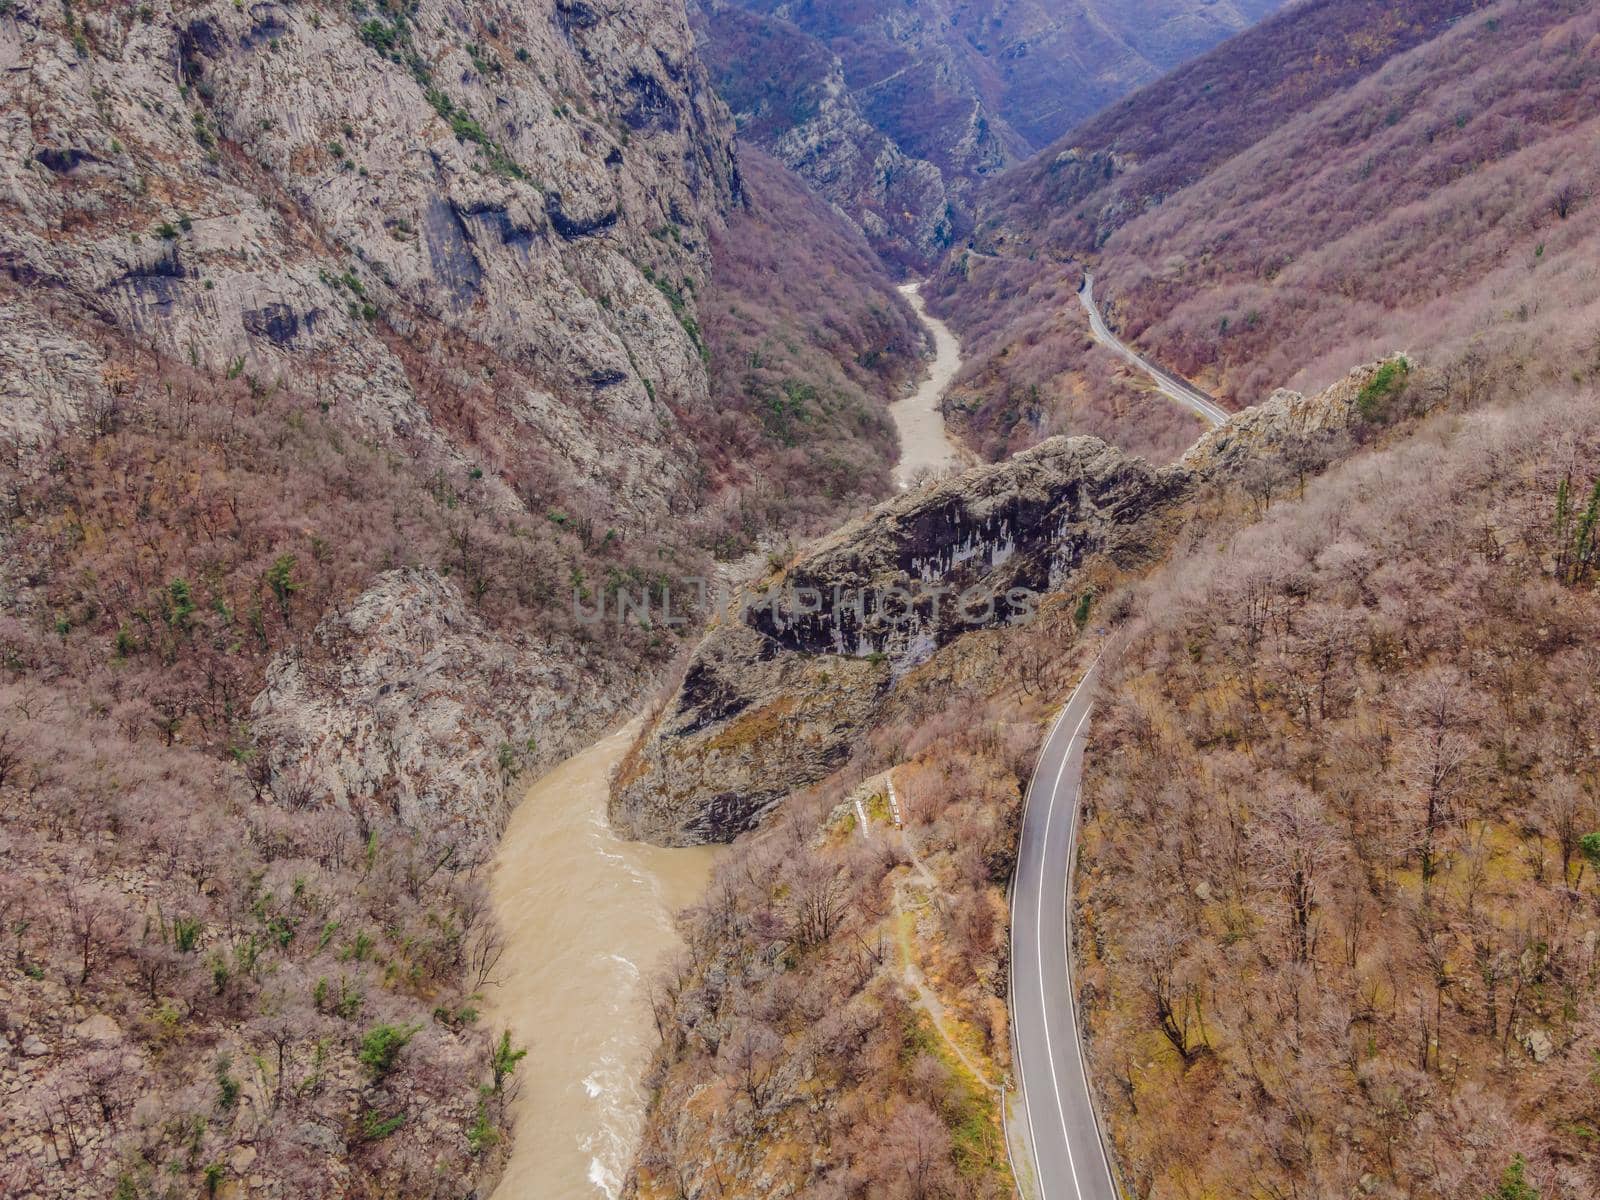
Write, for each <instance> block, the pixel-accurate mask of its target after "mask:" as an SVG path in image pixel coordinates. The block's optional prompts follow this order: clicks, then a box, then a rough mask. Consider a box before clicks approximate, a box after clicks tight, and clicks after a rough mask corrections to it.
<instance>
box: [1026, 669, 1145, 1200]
mask: <svg viewBox="0 0 1600 1200" xmlns="http://www.w3.org/2000/svg"><path fill="white" fill-rule="evenodd" d="M1096 671H1097V668H1096V667H1093V666H1091V667H1090V668H1089V672H1088V674H1087V675H1086V676H1085V677H1084V680H1083V682H1082V683H1080V684H1079V685H1078V689H1077V691H1075V692H1073V694H1072V698H1071V699H1070V700H1068V701H1067V706H1066V707H1065V708H1064V709H1063V710H1062V711H1061V715H1060V716H1059V717H1058V718H1056V723H1055V724H1054V725H1053V726H1052V727H1051V730H1050V736H1049V737H1048V738H1047V739H1046V740H1045V744H1044V749H1043V750H1042V751H1040V754H1039V765H1038V767H1037V768H1036V769H1035V771H1034V775H1033V781H1032V782H1031V783H1030V784H1029V785H1028V796H1027V800H1026V802H1025V805H1024V809H1023V817H1022V839H1021V844H1020V846H1019V849H1018V854H1017V874H1016V879H1015V880H1014V882H1013V885H1012V893H1011V1021H1012V1035H1013V1038H1014V1040H1015V1047H1016V1059H1017V1074H1018V1078H1019V1080H1020V1082H1021V1084H1022V1096H1023V1106H1024V1108H1025V1109H1026V1111H1027V1121H1026V1123H1025V1132H1026V1134H1027V1139H1028V1143H1029V1146H1030V1148H1031V1149H1032V1152H1033V1160H1034V1176H1035V1179H1036V1181H1037V1183H1038V1195H1039V1197H1040V1198H1041V1200H1118V1196H1117V1189H1116V1186H1115V1185H1114V1184H1113V1182H1112V1175H1111V1167H1110V1164H1109V1162H1108V1161H1107V1159H1106V1152H1105V1146H1104V1143H1103V1142H1102V1141H1101V1138H1100V1131H1099V1127H1098V1125H1097V1123H1096V1120H1095V1114H1094V1108H1093V1106H1092V1104H1091V1103H1090V1099H1089V1081H1088V1075H1087V1070H1086V1068H1085V1066H1084V1059H1083V1046H1082V1044H1081V1042H1080V1041H1079V1038H1078V1014H1077V1005H1076V1003H1075V1001H1074V996H1073V989H1072V980H1071V971H1070V957H1069V954H1068V951H1067V886H1068V876H1069V871H1070V867H1071V864H1072V857H1073V854H1074V852H1075V850H1076V846H1077V837H1078V786H1079V783H1080V781H1081V779H1082V776H1083V738H1084V730H1085V728H1086V727H1087V725H1088V722H1089V710H1090V708H1091V703H1090V697H1091V696H1092V694H1093V691H1094V680H1095V675H1096Z"/></svg>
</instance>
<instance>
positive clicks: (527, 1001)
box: [485, 284, 967, 1200]
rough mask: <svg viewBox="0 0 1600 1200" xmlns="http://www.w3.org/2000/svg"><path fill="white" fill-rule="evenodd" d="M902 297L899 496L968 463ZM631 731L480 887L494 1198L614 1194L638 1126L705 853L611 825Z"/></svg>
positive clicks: (527, 819) (944, 368) (939, 336)
mask: <svg viewBox="0 0 1600 1200" xmlns="http://www.w3.org/2000/svg"><path fill="white" fill-rule="evenodd" d="M901 291H902V292H903V293H904V294H905V296H906V299H907V300H908V301H909V302H910V303H911V306H912V308H914V309H915V310H916V312H917V316H918V317H920V318H921V319H922V321H923V323H924V324H925V325H926V326H927V327H928V329H929V331H930V332H931V333H932V335H933V341H934V348H935V354H934V358H933V361H932V362H931V363H930V364H929V376H928V379H927V380H926V381H925V382H924V383H923V384H922V386H920V387H919V388H918V389H917V390H916V392H915V393H914V394H912V395H910V396H907V397H906V398H905V399H903V400H901V401H899V402H897V403H896V404H894V405H893V406H892V407H891V409H890V413H891V415H892V416H893V418H894V422H895V426H896V428H897V429H898V430H899V432H900V443H901V460H900V463H899V464H898V465H897V466H896V467H895V470H894V481H895V484H896V485H897V486H898V487H901V488H905V487H909V486H910V485H911V484H912V483H913V482H914V481H915V480H916V479H917V477H918V476H919V475H921V474H922V473H923V472H924V471H930V470H931V471H940V470H943V469H945V468H947V467H952V466H960V465H962V464H963V463H965V462H966V461H967V456H966V455H965V453H964V452H963V451H962V450H961V448H960V447H959V446H958V445H956V443H954V442H952V441H951V440H950V438H949V437H948V436H947V435H946V433H945V425H944V416H943V414H942V413H941V412H940V411H939V399H940V397H941V396H943V394H944V391H945V388H947V387H948V386H949V385H950V381H951V379H953V378H954V377H955V374H956V372H957V371H958V370H960V367H961V353H960V346H959V344H958V343H957V341H956V339H955V336H954V335H953V334H952V333H951V332H950V330H949V329H947V328H946V327H945V326H944V324H943V323H942V322H940V321H938V320H936V319H934V318H933V317H931V316H929V315H928V312H927V309H926V307H925V306H924V305H923V302H922V297H921V296H920V295H919V294H918V286H917V285H916V284H910V285H907V286H906V287H903V288H902V289H901ZM751 561H752V562H754V563H756V564H758V565H759V563H760V562H761V561H763V556H762V555H759V554H757V555H754V556H752V560H751ZM739 573H740V572H739V571H735V574H739ZM744 573H746V574H747V573H748V571H745V572H744ZM637 729H638V723H637V721H635V722H634V723H631V724H630V725H628V726H627V727H626V728H625V729H621V730H618V731H617V732H615V733H612V734H611V735H609V736H608V737H605V738H603V739H601V740H600V741H598V742H596V743H595V744H594V745H593V746H590V747H589V748H588V749H587V750H585V751H583V752H582V753H580V754H577V755H575V756H574V757H572V758H570V759H568V760H567V761H566V762H564V763H562V764H561V765H560V766H558V767H556V768H555V769H554V770H552V771H551V772H550V773H549V774H548V775H545V776H544V777H543V778H542V779H540V780H539V781H538V782H536V783H535V784H534V785H533V786H532V787H531V788H530V789H529V790H528V793H527V795H526V796H525V797H524V799H523V801H522V803H521V804H520V805H519V806H518V808H517V810H516V812H515V813H514V814H513V815H512V817H511V821H510V824H509V825H508V826H507V827H506V832H505V836H504V837H503V838H502V839H501V841H500V848H499V852H498V853H497V855H496V858H495V869H494V875H493V880H492V883H491V890H492V893H493V898H494V908H495V914H496V916H497V917H498V919H499V921H500V924H501V927H502V928H503V929H504V930H505V933H506V938H507V945H506V953H505V956H504V958H503V959H502V960H501V962H500V968H499V971H498V972H497V975H498V978H499V980H500V982H499V984H498V985H497V986H495V987H493V988H492V989H490V991H489V993H488V995H487V996H486V997H485V1009H486V1012H485V1016H486V1018H487V1019H488V1020H490V1021H492V1022H493V1024H492V1026H491V1028H492V1029H493V1030H494V1031H496V1032H498V1031H499V1030H500V1029H502V1028H505V1027H507V1026H509V1027H510V1029H511V1031H512V1037H513V1038H514V1040H515V1041H516V1043H517V1044H518V1045H519V1046H525V1047H527V1049H528V1057H527V1058H525V1059H523V1060H522V1064H521V1066H520V1067H519V1068H518V1071H517V1075H518V1077H519V1080H520V1088H521V1091H520V1094H519V1095H518V1097H517V1102H516V1107H515V1109H514V1111H513V1117H514V1119H515V1121H516V1131H515V1136H516V1140H515V1143H514V1146H513V1149H512V1154H511V1162H510V1164H509V1166H508V1167H507V1168H506V1173H505V1177H504V1178H503V1179H502V1180H501V1182H500V1186H499V1187H498V1188H496V1190H495V1193H494V1200H601V1198H610V1200H615V1197H616V1196H617V1194H618V1192H619V1191H620V1189H621V1186H622V1179H623V1176H624V1174H625V1173H626V1172H627V1169H628V1166H629V1163H630V1162H631V1161H632V1158H633V1153H634V1148H635V1146H636V1144H637V1142H638V1137H639V1132H640V1130H641V1129H642V1128H643V1125H644V1106H645V1099H646V1097H645V1094H644V1090H643V1088H641V1087H640V1079H641V1078H642V1077H643V1074H644V1069H645V1067H646V1065H647V1064H648V1062H649V1058H650V1052H651V1050H652V1049H653V1048H654V1046H655V1027H654V1024H653V1022H652V1021H651V1018H650V1007H649V1004H648V1002H647V1001H646V999H645V990H644V984H645V981H646V980H647V979H648V978H649V976H650V974H651V972H652V971H653V970H654V969H655V968H656V966H657V964H659V963H661V962H662V961H664V959H665V956H666V955H668V954H670V953H671V952H672V951H673V950H674V949H676V947H677V931H676V930H675V928H674V927H673V923H672V917H673V914H674V913H676V912H677V911H678V910H680V909H682V908H684V907H686V906H687V905H689V904H692V903H693V902H694V901H696V900H698V899H699V898H700V895H701V894H702V892H704V890H705V886H706V882H707V880H708V879H709V878H710V874H711V865H712V862H713V861H714V858H715V854H716V851H715V850H713V849H710V848H702V849H696V850H663V849H660V848H658V847H655V846H646V845H642V844H640V843H637V842H625V841H621V840H620V839H618V838H617V837H616V836H615V835H614V834H613V833H612V832H611V827H610V825H609V824H608V823H607V821H606V792H607V788H608V784H609V781H610V777H611V771H612V768H613V767H615V766H616V764H617V762H618V761H619V760H620V759H621V758H622V755H623V754H624V753H625V752H626V751H627V748H628V746H629V745H630V743H631V742H632V740H633V736H634V734H635V732H636V731H637Z"/></svg>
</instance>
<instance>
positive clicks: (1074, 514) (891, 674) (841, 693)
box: [611, 438, 1190, 844]
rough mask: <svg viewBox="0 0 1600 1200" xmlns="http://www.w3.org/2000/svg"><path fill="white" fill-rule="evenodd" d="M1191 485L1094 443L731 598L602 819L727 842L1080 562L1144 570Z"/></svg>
mask: <svg viewBox="0 0 1600 1200" xmlns="http://www.w3.org/2000/svg"><path fill="white" fill-rule="evenodd" d="M1189 482H1190V476H1189V473H1188V472H1186V471H1183V470H1181V469H1168V470H1163V471H1156V470H1154V469H1152V468H1151V467H1149V466H1148V465H1147V464H1146V463H1145V462H1144V461H1143V460H1142V459H1135V458H1129V457H1127V456H1126V455H1123V454H1122V453H1120V452H1119V451H1117V450H1115V449H1113V448H1111V447H1109V446H1106V445H1105V444H1103V443H1101V442H1099V441H1096V440H1095V439H1092V438H1074V439H1061V438H1058V439H1054V440H1052V441H1050V442H1046V443H1043V444H1041V445H1040V446H1039V447H1037V448H1036V449H1034V450H1031V451H1029V452H1028V453H1026V454H1023V455H1019V456H1018V457H1016V458H1015V459H1013V460H1011V461H1010V462H1007V463H1003V464H1000V465H997V466H989V467H982V468H978V469H976V470H974V471H969V472H967V473H966V474H965V475H962V476H960V477H957V478H955V479H951V480H947V481H944V482H941V483H939V484H937V485H934V486H931V487H929V488H927V489H925V490H922V491H919V492H916V493H912V494H909V495H906V496H902V497H900V498H898V499H895V500H893V501H890V502H889V503H887V504H885V505H882V506H880V507H879V508H878V509H876V510H874V511H873V512H872V513H871V514H869V515H868V516H866V517H863V518H861V519H860V520H858V521H855V522H853V523H851V524H849V525H847V526H845V527H844V528H843V529H841V530H840V531H838V532H837V533H835V534H833V535H832V536H830V537H827V538H825V539H823V540H822V541H820V542H818V543H815V544H814V545H813V546H812V547H811V548H810V549H809V550H807V551H806V552H805V553H804V554H803V555H802V556H801V557H800V558H799V559H798V560H796V561H795V562H794V563H792V564H791V565H790V566H789V567H788V568H787V569H786V570H784V571H783V572H782V573H781V574H779V575H778V576H777V577H776V578H774V579H771V580H768V581H767V582H766V584H765V585H763V586H762V587H761V588H759V589H758V590H756V591H755V592H753V593H747V594H746V595H745V596H744V597H743V598H741V599H740V600H739V601H738V602H736V605H735V607H734V608H733V609H732V610H731V611H730V613H729V614H728V616H727V618H726V619H725V620H724V621H723V623H722V624H721V625H720V626H718V627H717V628H716V629H714V630H713V631H712V632H711V633H710V634H709V635H708V636H707V638H706V639H705V641H704V642H703V643H702V644H701V646H700V647H699V649H698V650H697V651H696V653H695V655H694V658H693V660H692V661H691V663H690V665H689V668H688V670H687V672H686V674H685V676H684V681H683V684H682V686H681V687H680V689H679V691H678V692H677V694H676V695H675V696H674V697H673V699H672V700H671V702H670V703H669V705H668V707H667V709H666V710H665V712H664V713H663V714H662V715H661V717H660V718H659V719H658V720H657V721H656V722H655V723H654V724H653V727H652V728H651V730H650V731H649V734H648V737H647V739H646V741H645V742H644V743H643V744H642V746H641V747H640V748H639V749H638V750H637V751H636V752H635V754H634V756H633V757H632V758H631V759H630V761H629V762H628V763H627V764H625V766H624V768H623V770H622V772H621V773H620V774H619V778H618V781H617V784H616V787H615V789H614V791H613V796H612V804H611V816H612V820H613V821H614V822H615V823H616V825H617V826H618V828H619V829H622V830H624V831H626V832H627V833H629V834H630V835H632V836H635V837H641V838H645V839H648V840H651V841H659V842H664V843H667V844H689V843H698V842H707V841H726V840H729V839H731V838H732V837H734V836H735V835H737V834H739V833H741V832H743V831H744V830H745V829H747V828H749V827H751V826H752V825H753V824H754V823H756V822H757V821H759V819H760V818H761V816H762V814H763V813H765V812H766V811H767V809H769V808H770V807H771V806H772V805H773V804H775V803H776V802H777V801H778V800H780V799H781V798H782V797H783V796H784V795H786V794H787V793H788V792H789V791H791V790H793V789H795V788H799V787H803V786H805V785H806V784H808V783H812V782H815V781H816V780H818V779H821V778H822V777H823V776H825V775H826V774H827V773H828V772H829V771H831V770H832V769H833V768H835V767H836V766H838V764H839V763H840V762H841V761H842V760H843V759H844V757H846V756H847V755H848V753H849V750H850V748H851V746H852V745H853V744H854V743H855V741H856V739H857V738H859V736H860V734H861V732H862V730H863V729H865V728H866V727H867V726H868V725H870V723H871V722H872V719H873V717H874V715H875V714H876V712H877V710H878V708H879V707H880V704H881V702H882V700H883V697H884V695H885V694H886V693H887V692H888V691H889V690H890V689H891V688H892V687H893V686H894V684H895V681H896V680H897V679H898V678H900V677H901V676H902V675H904V674H905V673H906V672H907V671H909V670H911V669H913V668H914V667H916V666H917V665H919V664H921V663H923V662H925V661H926V660H927V659H928V658H929V657H930V656H931V655H932V654H933V653H934V652H935V651H936V650H937V649H938V648H939V647H940V646H942V645H945V644H947V643H948V642H950V641H952V640H953V639H955V638H957V637H959V636H961V635H962V634H963V633H966V632H969V631H973V630H979V629H989V628H995V627H999V626H1003V625H1006V624H1010V623H1014V622H1018V621H1022V620H1026V619H1027V618H1028V616H1030V615H1031V612H1032V609H1033V606H1034V605H1035V604H1036V603H1037V600H1038V598H1039V597H1041V596H1042V595H1043V594H1045V593H1047V592H1050V591H1052V590H1056V589H1058V588H1059V587H1060V586H1061V585H1062V583H1063V582H1064V581H1065V580H1066V579H1067V578H1068V577H1069V576H1070V575H1071V574H1072V573H1073V572H1074V571H1076V570H1077V569H1078V568H1079V567H1081V566H1082V565H1083V564H1084V563H1085V562H1086V561H1087V560H1089V559H1090V558H1092V557H1099V556H1104V557H1105V558H1107V559H1110V560H1111V561H1113V562H1115V563H1117V564H1118V565H1120V566H1123V567H1128V566H1133V565H1136V564H1137V563H1139V562H1142V561H1144V560H1146V559H1148V558H1149V557H1151V556H1152V555H1153V554H1154V553H1155V551H1156V549H1157V547H1158V546H1159V544H1160V536H1161V532H1162V529H1163V520H1162V518H1163V516H1164V515H1165V514H1166V513H1167V512H1168V511H1170V508H1171V505H1172V503H1173V502H1174V501H1175V500H1176V499H1177V498H1179V497H1180V496H1182V495H1183V494H1184V493H1185V491H1186V490H1187V487H1188V485H1189Z"/></svg>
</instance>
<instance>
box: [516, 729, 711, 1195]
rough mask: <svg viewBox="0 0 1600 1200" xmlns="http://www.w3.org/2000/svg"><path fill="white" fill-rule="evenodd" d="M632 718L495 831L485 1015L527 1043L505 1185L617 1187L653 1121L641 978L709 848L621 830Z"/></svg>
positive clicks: (536, 790) (696, 888) (665, 942)
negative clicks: (494, 960)
mask: <svg viewBox="0 0 1600 1200" xmlns="http://www.w3.org/2000/svg"><path fill="white" fill-rule="evenodd" d="M638 728H639V726H638V722H637V721H635V722H633V723H632V724H630V725H629V726H628V727H627V728H625V729H621V730H618V731H617V732H615V733H612V734H611V735H609V736H608V737H605V738H603V739H602V740H600V741H599V742H596V743H595V744H594V745H593V746H590V747H589V748H588V749H587V750H585V751H583V752H582V753H581V754H578V755H576V756H575V757H573V758H571V759H568V760H567V761H566V762H564V763H562V764H561V765H560V766H559V767H556V768H555V769H554V770H553V771H551V772H550V773H549V774H548V775H546V776H544V777H543V778H542V779H540V780H539V781H538V782H537V783H535V784H534V785H533V787H532V788H530V789H529V791H528V794H527V797H526V798H525V799H524V800H523V801H522V803H521V805H520V806H518V808H517V811H516V812H515V813H514V814H513V815H512V818H511V822H510V824H509V825H508V826H507V827H506V832H505V836H504V837H503V838H502V839H501V842H500V849H499V852H498V854H497V856H496V864H495V870H494V875H493V880H492V883H491V891H492V893H493V899H494V908H495V915H496V916H497V917H498V919H499V921H500V924H501V928H502V929H503V930H504V931H505V934H506V938H507V946H506V953H505V956H504V958H502V959H501V962H500V969H499V971H498V973H497V974H498V977H499V979H500V980H501V984H500V986H498V987H496V988H495V989H493V991H492V993H491V994H490V995H489V996H487V997H486V1000H487V1005H486V1007H487V1009H488V1012H487V1013H486V1018H487V1019H488V1020H491V1021H493V1025H492V1026H491V1029H492V1030H493V1031H495V1032H496V1033H497V1034H498V1031H499V1030H500V1029H501V1028H504V1027H506V1026H509V1027H510V1028H511V1031H512V1038H513V1040H514V1041H515V1042H516V1043H517V1044H518V1045H519V1046H525V1047H527V1049H528V1057H527V1058H525V1059H523V1060H522V1062H521V1064H519V1066H518V1067H517V1077H518V1079H519V1080H520V1087H521V1093H520V1095H519V1096H518V1098H517V1103H516V1108H515V1112H514V1114H513V1115H514V1118H515V1121H516V1140H515V1142H514V1144H513V1148H512V1154H511V1162H510V1165H509V1166H508V1167H507V1169H506V1173H505V1177H504V1178H503V1179H502V1180H501V1182H500V1186H499V1187H498V1188H497V1189H496V1190H495V1193H494V1197H495V1200H598V1198H600V1197H615V1196H616V1195H617V1193H618V1191H619V1189H620V1187H621V1184H622V1176H623V1173H624V1172H625V1171H626V1170H627V1169H628V1164H629V1162H630V1161H631V1160H632V1157H633V1151H634V1146H635V1144H636V1143H637V1141H638V1137H639V1131H640V1129H641V1128H642V1126H643V1123H644V1105H645V1095H644V1091H643V1089H642V1088H641V1087H640V1084H639V1081H640V1079H641V1077H642V1076H643V1074H644V1069H645V1067H646V1066H647V1065H648V1063H649V1059H650V1052H651V1050H652V1049H653V1048H654V1046H655V1041H656V1036H655V1027H654V1024H653V1022H652V1020H651V1017H650V1008H649V1004H648V1002H647V1001H646V999H645V993H644V981H645V980H646V979H647V978H648V977H649V975H650V973H651V972H652V971H653V970H654V969H655V967H656V966H657V964H659V963H660V962H661V961H662V960H663V958H664V956H665V955H667V954H668V953H670V952H671V951H672V950H673V949H675V948H676V944H677V933H676V931H675V930H674V928H673V925H672V914H673V913H675V912H677V911H678V910H679V909H681V908H684V907H686V906H687V905H689V904H691V903H693V902H694V901H696V900H698V899H699V898H700V895H701V893H702V892H703V891H704V890H705V886H706V882H707V879H708V878H709V875H710V871H711V863H712V859H713V855H714V853H715V852H714V851H713V850H711V849H709V848H707V849H695V850H663V849H660V848H658V847H655V846H647V845H643V844H641V843H638V842H624V841H621V840H620V839H618V838H617V837H616V836H615V835H614V834H613V833H612V832H611V827H610V825H609V824H608V822H607V821H606V793H607V791H608V785H609V781H610V778H611V770H612V768H613V767H614V766H615V765H616V764H617V762H618V761H619V760H620V759H621V758H622V756H623V754H624V753H625V752H626V751H627V749H628V746H629V745H630V744H631V743H632V740H633V738H634V736H635V735H636V734H637V732H638Z"/></svg>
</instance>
